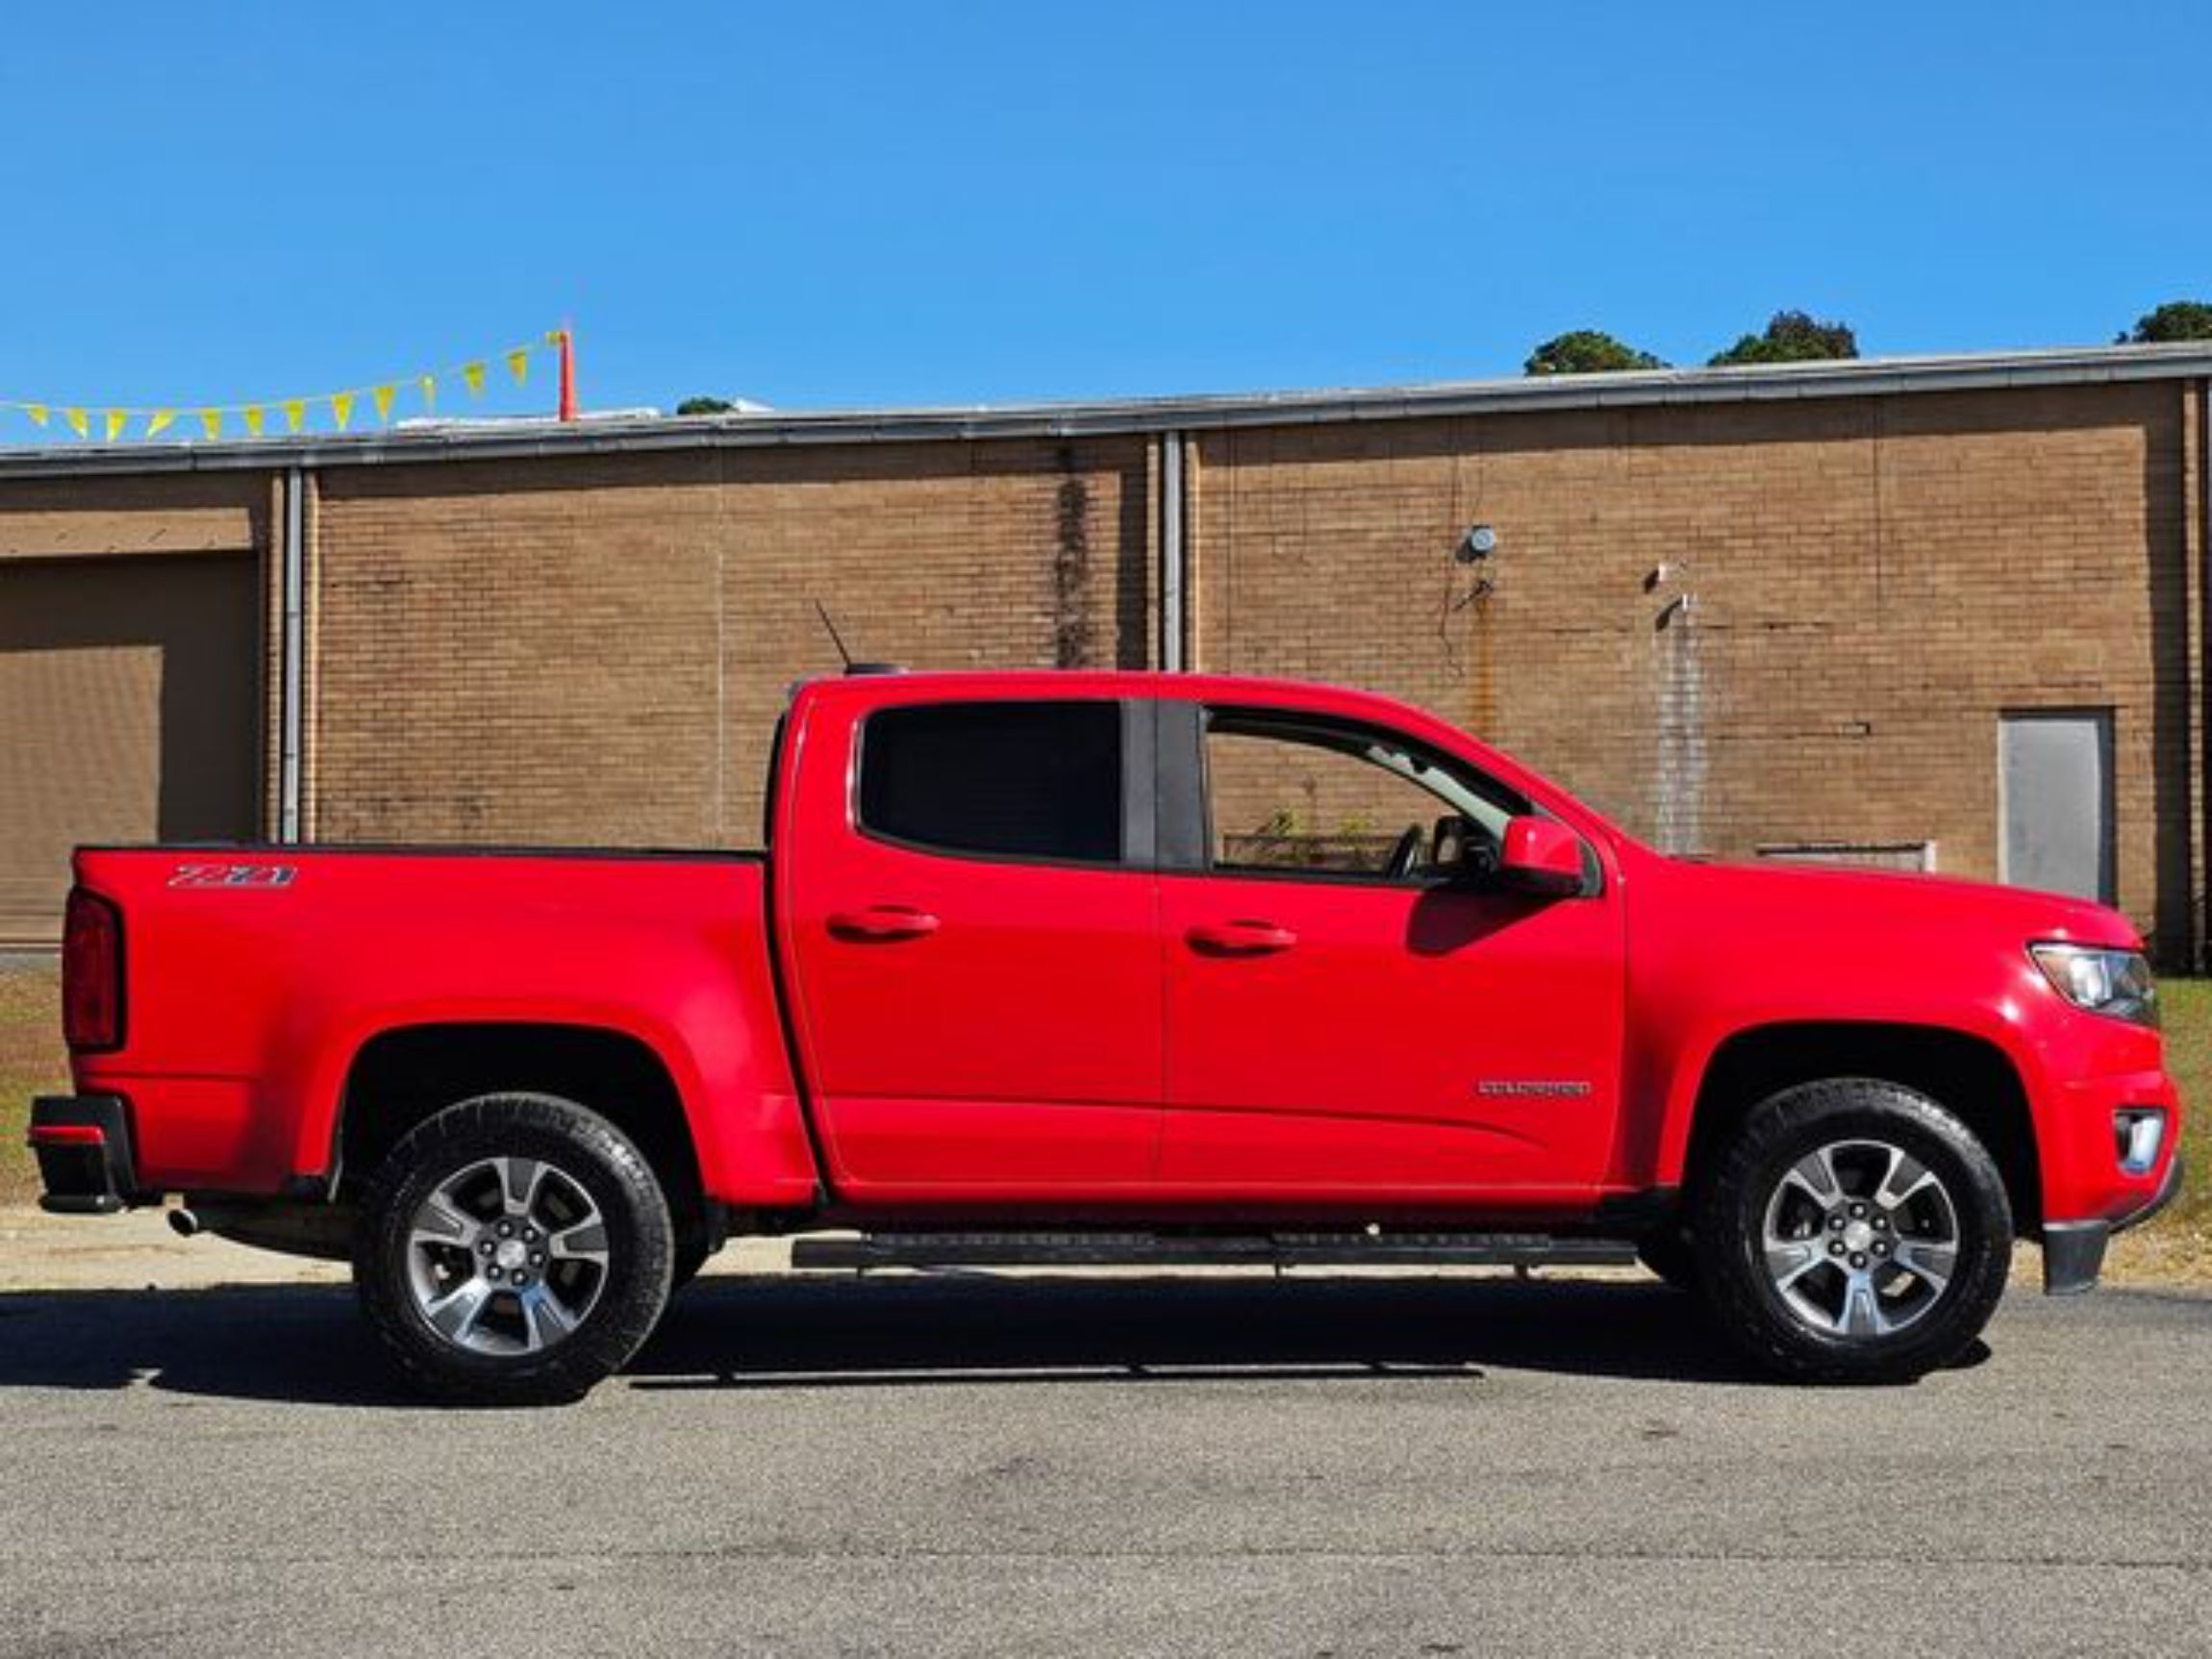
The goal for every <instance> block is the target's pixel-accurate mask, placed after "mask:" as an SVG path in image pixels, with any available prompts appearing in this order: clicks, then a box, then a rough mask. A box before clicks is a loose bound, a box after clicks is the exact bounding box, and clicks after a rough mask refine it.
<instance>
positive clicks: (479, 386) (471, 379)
mask: <svg viewBox="0 0 2212 1659" xmlns="http://www.w3.org/2000/svg"><path fill="white" fill-rule="evenodd" d="M461 378H462V379H463V380H465V381H466V382H468V395H469V396H470V397H481V396H483V395H484V365H483V364H481V363H465V364H462V365H461Z"/></svg>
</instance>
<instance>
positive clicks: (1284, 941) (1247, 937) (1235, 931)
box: [1184, 921, 1298, 956]
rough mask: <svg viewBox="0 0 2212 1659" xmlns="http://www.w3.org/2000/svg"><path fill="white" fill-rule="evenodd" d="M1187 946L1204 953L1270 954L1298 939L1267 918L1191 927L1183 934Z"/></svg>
mask: <svg viewBox="0 0 2212 1659" xmlns="http://www.w3.org/2000/svg"><path fill="white" fill-rule="evenodd" d="M1184 937H1185V938H1187V939H1188V940H1189V941H1190V942H1191V948H1192V949H1193V950H1195V951H1199V952H1201V953H1202V954H1204V955H1207V956H1272V955H1274V954H1275V953H1276V952H1277V951H1281V950H1288V949H1290V948H1291V946H1292V945H1294V944H1295V943H1298V936H1297V935H1296V934H1295V933H1293V932H1292V931H1291V930H1290V929H1289V928H1287V927H1277V926H1276V925H1275V924H1274V923H1273V922H1271V921H1222V922H1216V923H1214V924H1212V925H1211V926H1205V927H1194V928H1193V929H1191V931H1190V932H1189V933H1188V934H1186V935H1185V936H1184Z"/></svg>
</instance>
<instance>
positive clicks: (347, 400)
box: [330, 391, 353, 432]
mask: <svg viewBox="0 0 2212 1659" xmlns="http://www.w3.org/2000/svg"><path fill="white" fill-rule="evenodd" d="M330 417H331V419H333V420H335V421H337V422H338V429H339V431H340V432H343V431H344V430H345V429H346V427H347V426H349V425H350V424H351V423H352V421H353V393H352V392H350V391H334V392H332V393H331V394H330Z"/></svg>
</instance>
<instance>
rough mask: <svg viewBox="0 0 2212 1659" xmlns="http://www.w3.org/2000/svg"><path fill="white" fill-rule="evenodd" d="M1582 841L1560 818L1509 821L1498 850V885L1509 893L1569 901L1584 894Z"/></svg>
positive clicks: (1524, 818)
mask: <svg viewBox="0 0 2212 1659" xmlns="http://www.w3.org/2000/svg"><path fill="white" fill-rule="evenodd" d="M1582 882H1583V875H1582V838H1581V837H1580V836H1578V835H1576V834H1575V833H1574V832H1573V831H1572V830H1571V829H1569V828H1568V827H1567V826H1566V825H1565V824H1563V823H1561V822H1560V821H1559V820H1558V819H1556V818H1540V817H1529V816H1527V815H1523V816H1521V817H1516V818H1512V819H1509V820H1508V821H1507V823H1506V826H1505V839H1504V842H1503V843H1502V844H1501V845H1500V846H1499V847H1498V850H1497V885H1498V886H1499V887H1502V888H1504V889H1505V890H1506V891H1507V892H1524V893H1528V894H1531V895H1533V896H1537V897H1542V898H1569V897H1571V896H1573V895H1574V894H1576V893H1579V892H1581V891H1582Z"/></svg>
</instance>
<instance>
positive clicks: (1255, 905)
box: [1161, 706, 1622, 1205]
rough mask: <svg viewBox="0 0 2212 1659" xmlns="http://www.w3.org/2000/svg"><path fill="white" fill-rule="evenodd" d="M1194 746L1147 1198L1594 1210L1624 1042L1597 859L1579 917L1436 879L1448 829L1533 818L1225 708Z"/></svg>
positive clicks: (1435, 760)
mask: <svg viewBox="0 0 2212 1659" xmlns="http://www.w3.org/2000/svg"><path fill="white" fill-rule="evenodd" d="M1167 741H1168V740H1167V738H1166V737H1165V736H1164V737H1163V742H1164V743H1165V742H1167ZM1189 741H1190V742H1194V743H1196V744H1197V745H1199V746H1200V747H1201V748H1202V774H1203V778H1204V788H1203V792H1202V793H1203V797H1204V805H1203V807H1202V808H1201V809H1200V810H1201V811H1203V813H1204V814H1205V833H1204V837H1203V847H1202V855H1201V859H1200V862H1201V863H1202V867H1200V868H1196V869H1194V870H1191V871H1189V872H1187V873H1182V874H1174V873H1167V872H1164V873H1163V876H1162V881H1161V924H1162V933H1163V943H1164V949H1165V953H1166V962H1167V980H1168V1010H1167V1012H1168V1033H1169V1035H1168V1043H1169V1048H1168V1114H1167V1131H1166V1138H1165V1142H1164V1146H1163V1152H1162V1160H1161V1178H1162V1180H1163V1182H1164V1183H1165V1184H1166V1185H1167V1186H1168V1187H1169V1188H1170V1189H1174V1190H1177V1191H1179V1192H1181V1193H1182V1194H1185V1195H1186V1196H1197V1195H1201V1194H1204V1195H1211V1196H1218V1197H1224V1198H1244V1199H1246V1200H1251V1201H1259V1202H1276V1201H1280V1202H1309V1203H1310V1202H1332V1203H1333V1202H1337V1201H1345V1202H1360V1201H1363V1200H1375V1199H1388V1200H1390V1201H1392V1202H1396V1203H1405V1204H1415V1203H1419V1202H1420V1201H1422V1200H1424V1199H1429V1200H1435V1201H1438V1202H1442V1203H1446V1204H1448V1203H1452V1202H1456V1201H1460V1200H1464V1199H1466V1198H1469V1197H1470V1196H1473V1195H1476V1194H1480V1195H1481V1196H1482V1197H1483V1198H1484V1199H1485V1200H1486V1201H1503V1202H1508V1203H1510V1202H1514V1201H1517V1200H1519V1201H1525V1202H1527V1203H1529V1204H1531V1205H1540V1204H1543V1203H1545V1202H1546V1201H1549V1200H1559V1199H1574V1198H1586V1197H1587V1196H1588V1194H1589V1190H1590V1188H1591V1187H1592V1186H1593V1185H1594V1184H1595V1183H1596V1182H1597V1181H1598V1180H1599V1178H1600V1177H1601V1175H1602V1173H1603V1171H1604V1168H1605V1164H1606V1160H1607V1157H1608V1155H1609V1152H1610V1149H1611V1145H1612V1137H1613V1129H1614V1122H1615V1116H1616V1113H1617V1111H1618V1109H1619V1104H1620V1087H1621V1078H1620V1056H1621V1037H1622V1032H1621V1002H1622V984H1621V979H1622V955H1621V952H1622V944H1621V913H1620V906H1619V900H1618V897H1617V895H1616V893H1615V892H1613V891H1611V889H1610V886H1609V884H1607V883H1605V882H1604V881H1603V879H1602V869H1601V867H1600V866H1599V865H1598V863H1597V861H1596V858H1595V856H1594V857H1593V859H1592V864H1591V868H1592V880H1591V882H1590V884H1589V886H1590V891H1589V892H1586V893H1585V894H1584V895H1582V896H1579V897H1573V898H1563V899H1562V898H1555V899H1539V898H1530V897H1524V896H1519V895H1516V894H1512V893H1508V892H1500V891H1496V890H1495V889H1493V890H1484V889H1483V888H1481V887H1479V886H1473V885H1469V884H1468V883H1467V882H1466V881H1465V880H1464V878H1460V879H1453V878H1450V877H1447V875H1446V874H1445V871H1444V870H1442V869H1441V868H1439V867H1438V866H1437V864H1436V862H1435V861H1436V856H1437V853H1438V850H1439V849H1438V845H1437V842H1438V829H1437V827H1436V826H1437V825H1438V821H1439V819H1440V817H1450V818H1454V819H1459V820H1466V821H1467V822H1469V823H1470V824H1471V825H1472V827H1473V830H1474V832H1475V833H1476V835H1477V836H1478V837H1480V836H1482V835H1489V836H1493V837H1495V836H1496V835H1497V834H1498V833H1499V832H1500V831H1501V830H1502V827H1503V824H1504V822H1505V820H1506V819H1507V818H1508V817H1512V816H1513V815H1514V814H1516V813H1517V812H1523V811H1526V810H1528V803H1527V802H1525V801H1521V800H1518V799H1516V798H1514V797H1513V795H1512V794H1511V792H1509V791H1506V790H1505V789H1504V788H1503V787H1502V786H1501V785H1499V784H1497V783H1496V782H1494V781H1493V780H1490V779H1489V778H1487V777H1486V776H1485V775H1484V774H1483V773H1482V772H1481V771H1480V770H1479V768H1477V767H1474V766H1472V765H1471V764H1469V763H1467V762H1466V761H1464V760H1462V759H1459V758H1456V757H1453V756H1449V755H1445V754H1444V753H1442V752H1441V751H1439V750H1436V749H1434V748H1431V747H1428V746H1426V745H1423V744H1421V743H1419V742H1412V741H1410V740H1406V739H1403V738H1400V737H1397V736H1395V735H1394V734H1392V733H1390V732H1388V731H1386V730H1383V729H1382V728H1379V727H1367V726H1362V725H1357V724H1350V723H1346V722H1343V721H1340V720H1336V719H1334V718H1333V717H1321V716H1310V715H1304V714H1298V713H1292V712H1285V711H1275V710H1269V709H1265V708H1258V707H1238V706H1216V707H1212V708H1209V709H1207V710H1205V711H1203V714H1202V716H1201V718H1200V721H1199V723H1198V729H1197V735H1195V736H1194V737H1193V738H1191V739H1190V740H1189ZM1166 833H1167V832H1166V830H1165V828H1164V829H1163V838H1164V839H1165V836H1166Z"/></svg>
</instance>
